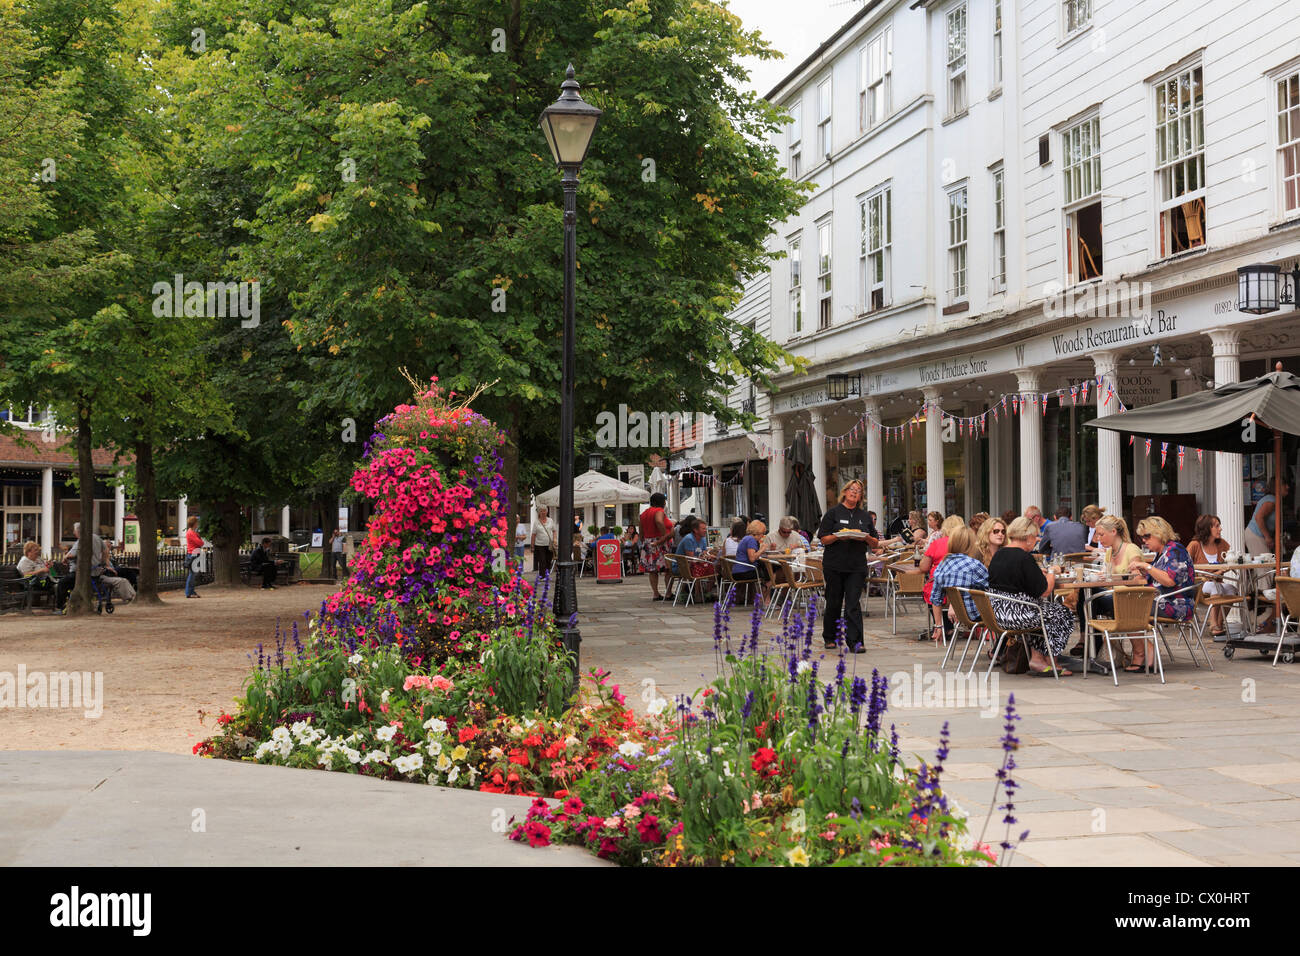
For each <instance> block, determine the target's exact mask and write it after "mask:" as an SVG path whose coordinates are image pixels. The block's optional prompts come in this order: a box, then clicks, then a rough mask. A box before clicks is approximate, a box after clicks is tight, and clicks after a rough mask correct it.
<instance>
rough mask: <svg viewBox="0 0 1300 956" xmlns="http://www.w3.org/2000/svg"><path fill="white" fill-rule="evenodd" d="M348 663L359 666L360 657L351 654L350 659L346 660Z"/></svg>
mask: <svg viewBox="0 0 1300 956" xmlns="http://www.w3.org/2000/svg"><path fill="white" fill-rule="evenodd" d="M348 663H349V664H360V663H361V655H360V654H353V655H352V656H351V657H349V658H348Z"/></svg>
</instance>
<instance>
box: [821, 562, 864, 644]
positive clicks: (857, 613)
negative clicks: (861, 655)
mask: <svg viewBox="0 0 1300 956" xmlns="http://www.w3.org/2000/svg"><path fill="white" fill-rule="evenodd" d="M825 578H826V617H825V618H823V619H822V640H823V641H824V642H825V643H827V644H834V643H835V639H836V637H837V636H838V635H837V634H836V631H837V627H838V624H839V620H840V617H841V616H843V618H844V623H845V628H844V641H845V643H847V644H848V645H849V647H856V646H857V645H859V644H861V643H862V608H860V607H859V606H858V601H859V600H860V599H861V597H862V586H863V584H864V583H865V582H866V580H867V572H865V571H826V572H825Z"/></svg>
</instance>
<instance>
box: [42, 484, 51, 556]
mask: <svg viewBox="0 0 1300 956" xmlns="http://www.w3.org/2000/svg"><path fill="white" fill-rule="evenodd" d="M53 551H54V469H53V468H43V469H41V553H42V554H43V555H45V557H47V558H48V557H49V556H50V554H51V553H53Z"/></svg>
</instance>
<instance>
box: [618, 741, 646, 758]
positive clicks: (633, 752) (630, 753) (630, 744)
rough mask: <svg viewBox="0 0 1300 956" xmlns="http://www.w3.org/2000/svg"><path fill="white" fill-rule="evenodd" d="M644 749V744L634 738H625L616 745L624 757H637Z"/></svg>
mask: <svg viewBox="0 0 1300 956" xmlns="http://www.w3.org/2000/svg"><path fill="white" fill-rule="evenodd" d="M643 750H645V745H644V744H639V743H637V742H636V741H635V740H625V741H623V742H622V743H621V744H619V745H618V752H619V753H621V754H622V755H623V756H624V757H639V756H641V752H642V751H643Z"/></svg>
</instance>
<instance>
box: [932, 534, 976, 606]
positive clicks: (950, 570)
mask: <svg viewBox="0 0 1300 956" xmlns="http://www.w3.org/2000/svg"><path fill="white" fill-rule="evenodd" d="M988 584H989V569H988V568H986V567H985V566H984V562H983V561H982V560H981V559H980V550H979V544H978V543H977V542H976V539H975V532H973V531H971V529H970V528H956V529H955V530H954V531H953V532H952V534H950V535H948V554H947V555H945V556H944V559H943V560H942V561H940V562H939V566H938V567H937V568H935V569H934V591H935V592H937V593H939V594H947V592H948V588H974V589H975V590H977V591H982V590H984V589H985V588H987V587H988ZM962 598H963V599H964V600H965V602H966V614H967V615H968V616H969V617H970V619H971V620H972V621H978V620H979V616H980V615H979V612H978V611H977V610H975V601H974V599H972V598H971V596H970V595H969V594H963V595H962ZM947 616H948V618H949V620H950V621H951V622H952V623H953V624H956V623H957V618H956V614H955V613H954V611H953V609H952V608H951V607H949V608H948V615H947ZM946 628H947V625H945V629H946Z"/></svg>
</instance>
